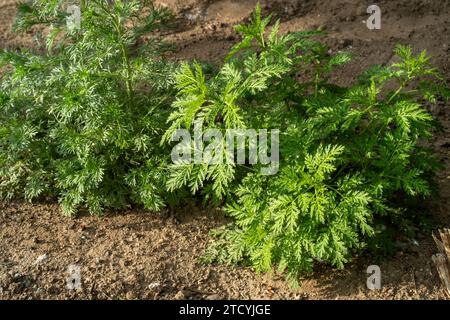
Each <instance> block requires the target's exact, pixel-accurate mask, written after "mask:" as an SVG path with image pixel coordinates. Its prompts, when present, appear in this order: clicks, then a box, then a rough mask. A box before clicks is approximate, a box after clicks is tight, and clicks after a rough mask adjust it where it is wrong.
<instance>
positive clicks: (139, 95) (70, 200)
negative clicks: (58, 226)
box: [0, 0, 174, 214]
mask: <svg viewBox="0 0 450 320" xmlns="http://www.w3.org/2000/svg"><path fill="white" fill-rule="evenodd" d="M69 5H77V6H78V8H79V9H80V11H81V13H82V14H81V21H80V23H78V24H77V21H75V20H74V19H75V18H76V17H75V18H73V17H71V16H70V14H69V13H67V8H68V6H69ZM169 17H170V13H169V12H168V11H167V10H166V9H161V8H158V7H156V6H154V5H153V3H152V2H151V1H121V0H117V1H102V0H89V1H87V0H86V1H56V0H55V1H43V0H42V1H41V0H36V1H31V2H29V3H26V4H23V5H20V7H19V15H18V19H17V21H16V24H15V25H16V28H17V29H18V30H21V31H27V30H30V29H31V28H34V29H33V30H34V31H36V30H38V31H39V33H37V37H36V38H37V41H38V42H37V44H38V46H37V48H36V49H35V50H30V49H23V50H22V51H20V52H17V51H4V52H2V53H1V55H0V61H1V66H2V67H3V71H4V73H3V74H2V76H1V82H0V124H1V131H0V194H1V196H2V197H3V198H7V199H11V198H13V197H15V196H17V195H23V196H24V197H25V198H26V199H28V200H31V199H34V198H36V197H39V196H45V195H46V196H57V197H58V199H59V201H60V203H61V206H62V209H63V211H64V212H65V213H66V214H74V213H76V212H77V210H78V209H81V208H87V209H88V210H89V211H90V212H91V213H101V212H102V211H103V210H104V209H105V208H123V207H125V206H126V205H128V204H130V203H139V204H143V205H145V207H147V208H150V209H154V210H157V209H160V208H162V207H163V203H164V199H163V198H164V194H165V174H164V167H165V163H166V159H168V156H166V153H165V152H164V150H162V148H161V147H159V141H160V139H161V135H162V133H163V132H164V124H165V123H166V118H167V114H168V113H167V109H168V108H167V105H170V98H171V96H172V89H171V85H170V75H171V73H172V70H173V69H174V66H173V64H171V63H169V62H167V61H165V60H164V59H162V58H161V53H162V52H163V51H164V50H165V47H164V46H163V43H162V42H161V41H160V40H159V39H158V38H156V37H150V39H149V40H148V41H147V42H145V41H144V40H143V36H144V35H149V34H150V35H151V34H152V32H153V31H155V30H158V29H160V28H162V27H163V26H164V24H165V22H166V21H167V19H168V18H169ZM68 19H72V22H71V23H68Z"/></svg>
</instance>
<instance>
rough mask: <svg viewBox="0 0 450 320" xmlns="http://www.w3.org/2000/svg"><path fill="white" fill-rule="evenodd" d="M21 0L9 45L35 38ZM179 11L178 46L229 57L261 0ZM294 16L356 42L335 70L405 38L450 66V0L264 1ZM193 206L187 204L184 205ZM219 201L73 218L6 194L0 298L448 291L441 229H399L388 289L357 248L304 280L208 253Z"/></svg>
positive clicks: (374, 59)
mask: <svg viewBox="0 0 450 320" xmlns="http://www.w3.org/2000/svg"><path fill="white" fill-rule="evenodd" d="M14 2H15V1H13V0H3V1H0V48H5V47H8V48H18V47H20V46H23V45H31V44H32V41H31V35H25V36H21V37H18V36H15V35H13V34H12V32H11V29H10V26H11V22H12V20H13V16H14V12H15V9H14V8H15V6H14ZM158 2H159V3H161V4H163V5H167V6H169V7H170V8H171V9H173V10H174V12H175V13H176V14H177V28H176V30H174V31H173V32H171V33H170V34H168V35H167V37H166V38H167V40H168V41H171V42H173V43H175V44H176V45H177V46H178V48H179V50H178V51H177V52H176V53H175V54H174V55H173V58H179V59H198V60H205V61H209V62H216V63H218V62H220V61H221V60H222V58H223V57H224V56H225V55H226V52H227V50H228V49H229V48H230V47H231V46H232V45H233V43H235V42H236V41H237V40H238V38H237V37H236V36H235V34H234V32H233V30H232V25H233V24H236V23H238V22H242V21H244V20H246V19H248V18H249V16H250V14H251V12H252V10H253V8H254V6H255V4H256V1H255V0H242V1H231V0H222V1H212V0H211V1H206V0H186V1H184V0H159V1H158ZM261 3H262V6H263V8H264V11H266V12H269V11H270V12H274V13H275V16H277V17H280V18H281V19H282V21H283V24H282V30H283V31H284V32H287V31H300V30H306V29H312V28H317V27H322V28H324V29H325V30H326V31H327V32H328V35H327V36H326V37H325V38H324V41H325V42H327V43H328V44H329V45H330V47H331V50H333V51H338V50H347V51H350V52H352V53H354V55H355V59H354V60H353V62H352V63H350V64H349V65H347V66H346V67H344V68H343V69H342V70H340V71H339V72H337V73H336V74H335V77H334V79H335V81H336V82H338V83H340V84H349V83H351V82H352V81H353V80H354V79H355V76H356V75H357V74H359V73H360V72H361V71H362V70H363V69H365V68H366V67H367V66H369V65H372V64H376V63H388V62H390V61H391V59H392V48H393V47H394V46H395V44H397V43H404V44H411V45H412V46H413V47H414V49H415V51H419V50H422V49H427V50H428V51H429V53H430V54H431V55H432V56H433V63H434V64H435V65H437V66H438V67H440V69H441V70H442V71H443V73H444V74H445V76H446V77H447V79H449V78H450V63H449V62H450V59H449V52H450V30H449V28H450V1H448V0H445V1H439V0H435V1H431V0H399V1H393V0H383V1H378V2H377V4H378V5H379V6H380V8H381V10H382V26H381V27H382V29H381V30H375V31H370V30H368V29H367V27H366V26H365V24H364V23H363V22H362V21H363V20H365V19H367V17H368V14H367V13H366V8H367V6H368V5H370V4H372V3H371V1H356V0H336V1H293V0H292V1H288V0H284V1H283V0H279V1H276V0H272V1H262V2H261ZM431 112H432V113H433V114H434V115H435V116H436V117H437V118H438V119H439V120H440V121H441V123H442V124H443V126H444V130H445V131H444V132H441V133H438V134H437V135H436V136H435V138H434V139H433V141H432V145H433V147H434V148H435V149H436V151H437V152H438V153H439V154H440V156H441V159H442V161H443V163H444V168H445V169H444V170H442V171H441V172H440V174H439V186H440V190H441V191H440V197H439V199H435V200H434V201H432V202H431V203H430V204H429V208H430V212H431V213H432V217H433V223H434V224H435V227H436V228H437V227H443V226H447V227H449V226H450V219H449V217H450V134H449V130H450V108H449V105H444V104H442V103H441V104H440V105H439V106H438V107H435V108H433V109H432V110H431ZM183 211H184V212H183ZM223 223H224V219H223V217H222V216H221V214H220V212H215V211H211V210H209V211H206V210H205V211H199V210H197V209H195V208H189V207H187V208H185V209H184V210H181V211H180V212H178V213H177V214H176V215H175V216H168V215H166V214H165V213H159V214H154V213H150V212H144V211H140V210H134V211H131V212H125V213H122V214H110V215H108V216H106V217H105V218H97V217H89V216H85V217H80V218H78V219H75V220H74V219H70V218H67V217H64V216H62V215H61V214H60V211H59V208H58V206H57V205H55V204H35V205H31V204H25V203H12V204H0V299H29V298H37V299H53V298H62V299H65V298H77V299H78V298H88V299H97V298H98V299H142V298H143V299H182V298H186V299H216V298H224V299H445V298H446V297H445V294H444V292H443V290H442V289H441V287H440V283H439V279H438V276H437V274H436V271H435V268H434V265H433V264H432V262H431V258H430V257H431V255H432V254H433V253H434V252H435V251H436V249H435V246H434V244H433V241H432V239H431V235H430V234H428V233H425V232H424V233H422V234H419V236H418V237H417V238H416V239H415V240H416V242H414V241H404V242H401V241H399V243H398V247H399V250H398V251H397V253H396V254H395V255H394V256H393V257H392V258H389V259H387V260H385V261H384V262H381V263H380V264H379V265H380V268H381V272H382V289H381V290H378V291H370V290H368V289H367V287H366V279H367V274H366V269H367V267H368V266H369V265H372V264H377V262H378V261H376V259H375V258H373V257H369V256H367V255H363V256H361V257H357V258H356V259H355V261H354V262H352V263H351V264H349V265H348V266H347V268H346V269H345V270H344V271H340V270H334V269H331V268H328V267H320V268H319V269H318V270H317V272H316V273H315V274H314V275H313V276H309V277H305V278H304V279H302V281H301V287H300V288H299V289H296V290H294V289H292V288H290V286H289V285H288V284H287V283H286V282H284V281H283V280H281V279H279V278H276V277H275V278H273V277H270V276H269V275H262V276H258V275H256V274H254V273H253V272H252V271H251V270H249V269H247V268H243V267H239V268H232V267H225V266H202V265H200V264H198V258H199V257H200V256H201V254H202V252H203V250H204V248H205V246H206V243H207V240H208V232H209V230H211V229H212V228H214V227H217V226H219V225H222V224H223ZM73 264H76V265H79V266H80V267H81V279H82V289H80V290H68V289H67V287H66V279H67V277H68V274H67V268H68V267H69V265H73Z"/></svg>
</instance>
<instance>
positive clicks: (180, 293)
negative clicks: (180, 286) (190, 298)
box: [174, 290, 186, 300]
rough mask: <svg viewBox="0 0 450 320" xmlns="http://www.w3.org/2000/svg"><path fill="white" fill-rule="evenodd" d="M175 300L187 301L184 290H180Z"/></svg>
mask: <svg viewBox="0 0 450 320" xmlns="http://www.w3.org/2000/svg"><path fill="white" fill-rule="evenodd" d="M174 299H175V300H185V299H186V294H185V291H184V290H180V291H178V292H177V293H176V294H175V297H174Z"/></svg>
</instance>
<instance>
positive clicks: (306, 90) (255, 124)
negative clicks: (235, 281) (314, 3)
mask: <svg viewBox="0 0 450 320" xmlns="http://www.w3.org/2000/svg"><path fill="white" fill-rule="evenodd" d="M259 14H260V11H259V8H257V10H256V16H257V17H256V18H255V19H254V20H253V22H252V23H251V24H250V25H249V26H239V27H238V28H236V29H237V30H238V31H239V32H241V33H242V34H243V38H244V39H243V42H242V43H239V44H237V45H236V46H235V47H234V48H233V49H232V50H231V55H230V57H229V58H228V59H229V60H227V62H226V63H225V65H224V67H223V69H222V72H224V71H223V70H228V69H229V68H230V67H229V65H230V64H231V65H232V66H235V67H234V68H233V70H238V71H234V72H233V74H239V75H244V76H241V78H242V79H243V80H241V82H240V87H239V88H245V83H252V84H254V86H250V87H247V88H248V89H246V90H244V89H242V90H243V91H242V92H243V95H242V96H241V97H240V98H239V99H238V100H237V101H238V102H239V104H240V105H241V106H242V107H241V108H240V114H241V119H243V122H244V125H245V126H246V127H250V128H267V127H269V128H270V127H278V128H280V130H281V138H280V149H281V154H280V157H281V163H280V172H279V174H278V175H276V176H269V177H267V176H262V175H260V174H259V173H258V172H257V171H255V170H251V169H254V167H253V168H250V169H249V170H248V171H247V172H246V173H245V174H242V175H235V177H234V178H235V179H237V180H239V181H240V184H239V186H238V187H237V188H235V189H232V190H230V192H231V196H230V197H229V198H230V200H229V201H228V204H227V206H226V212H227V213H228V214H229V215H230V216H232V217H233V218H234V221H235V222H234V223H233V224H231V225H229V226H228V227H226V228H224V229H220V230H216V231H214V232H213V235H215V236H216V240H215V241H213V242H212V243H211V245H210V247H209V248H208V250H207V252H206V254H205V257H204V261H206V262H213V261H218V262H222V263H228V264H235V263H240V262H246V263H248V264H249V265H250V266H252V267H253V268H255V269H256V270H257V271H264V272H267V271H269V272H270V271H272V270H273V267H274V266H277V268H278V271H279V272H282V273H284V274H286V276H287V277H288V278H289V279H290V280H292V281H293V282H294V283H295V282H296V281H297V280H298V276H299V274H300V273H301V272H304V271H311V270H312V268H313V266H314V263H317V262H326V263H329V264H331V265H333V266H335V267H339V268H342V267H343V266H344V264H345V263H346V262H347V261H348V260H349V259H350V258H351V256H352V253H353V252H355V251H356V250H359V249H361V248H364V247H365V246H366V241H367V240H368V239H371V238H372V237H373V236H374V235H375V230H378V229H379V225H378V224H377V223H378V222H377V221H380V219H379V218H380V217H385V218H387V219H388V220H391V221H394V222H395V223H399V221H400V220H399V217H402V218H401V220H402V221H408V216H407V215H406V212H407V210H405V208H404V206H403V205H404V204H405V203H406V204H407V203H408V199H409V200H411V201H412V200H413V199H417V198H425V197H428V196H430V195H431V193H432V182H433V178H434V174H435V172H436V170H437V168H438V161H437V159H436V157H435V156H434V155H433V153H432V151H431V150H430V149H428V148H426V147H424V144H423V143H421V142H422V141H424V140H425V139H428V138H429V137H431V134H432V130H433V128H434V126H435V124H436V122H435V120H434V119H433V118H432V116H431V114H429V113H428V112H427V111H426V109H425V108H424V106H423V101H424V99H428V100H429V101H431V102H433V101H435V99H436V96H438V95H441V96H444V97H446V98H447V99H448V92H449V91H448V88H447V87H446V86H445V85H444V84H443V83H442V82H440V80H441V79H442V78H441V77H440V75H439V74H438V71H437V70H436V69H435V68H433V67H432V66H431V65H430V63H429V57H428V55H427V54H426V53H425V52H422V53H420V54H419V55H418V56H415V55H413V53H412V49H411V48H410V47H407V46H397V47H396V49H395V54H396V55H397V57H398V62H397V63H394V64H392V65H390V66H375V67H373V68H371V69H369V70H367V71H366V72H365V73H364V74H362V75H361V76H360V77H359V81H358V83H357V84H355V85H354V86H352V87H350V88H341V87H337V86H336V85H333V84H331V83H329V78H330V77H329V76H330V74H331V72H332V71H333V69H334V68H336V67H339V66H341V65H343V64H345V63H346V62H348V61H349V59H350V56H349V55H348V54H345V53H338V54H337V55H335V56H330V55H329V54H328V50H327V48H326V47H325V46H323V45H322V44H320V43H318V42H315V41H313V40H311V39H310V38H304V37H303V36H304V34H303V35H301V36H300V37H298V35H292V34H289V35H286V36H279V35H278V33H277V31H278V30H277V29H278V23H276V24H275V26H274V27H273V28H272V31H271V32H265V31H264V30H263V29H264V28H265V27H266V26H267V25H268V21H267V19H261V18H259V17H258V15H259ZM266 35H268V36H267V37H266ZM254 39H256V40H257V41H256V46H255V42H254V41H253V40H254ZM305 46H306V48H305ZM247 67H249V69H248V70H249V71H250V70H251V71H250V72H249V73H248V75H247V76H245V73H244V72H243V70H247V69H246V68H247ZM272 67H273V69H272ZM267 70H277V71H276V72H275V73H273V74H269V73H267ZM296 72H300V73H301V75H302V79H303V81H302V82H299V81H297V80H296V77H295V76H296ZM218 76H219V75H218ZM418 83H419V84H420V85H419V86H418V87H415V85H416V84H418ZM392 88H393V89H392ZM215 96H217V95H215ZM207 105H208V104H202V106H201V108H200V109H202V108H205V106H207ZM179 112H180V113H182V112H181V111H179ZM199 114H201V110H200V112H199ZM242 177H243V178H242ZM187 180H188V179H187ZM402 223H403V222H402Z"/></svg>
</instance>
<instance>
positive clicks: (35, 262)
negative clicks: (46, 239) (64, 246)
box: [34, 253, 48, 264]
mask: <svg viewBox="0 0 450 320" xmlns="http://www.w3.org/2000/svg"><path fill="white" fill-rule="evenodd" d="M47 259H48V255H47V254H46V253H44V254H41V255H40V256H39V257H37V259H36V261H34V264H41V263H42V262H44V261H45V260H47Z"/></svg>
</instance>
